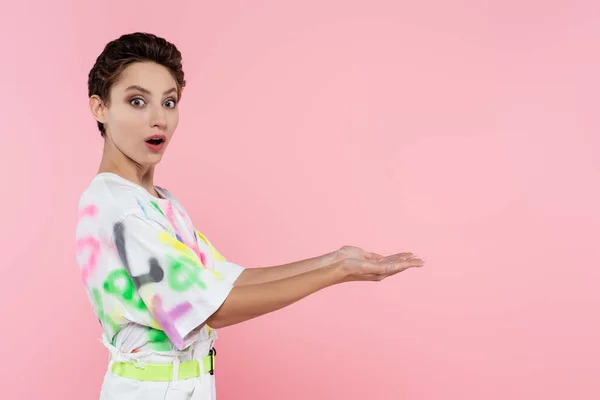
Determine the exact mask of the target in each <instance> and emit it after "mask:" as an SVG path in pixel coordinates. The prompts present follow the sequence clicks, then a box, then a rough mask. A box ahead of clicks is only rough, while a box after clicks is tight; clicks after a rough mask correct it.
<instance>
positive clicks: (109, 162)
mask: <svg viewBox="0 0 600 400" xmlns="http://www.w3.org/2000/svg"><path fill="white" fill-rule="evenodd" d="M154 167H155V166H154V165H152V166H143V165H140V164H138V163H136V162H135V161H134V160H132V159H131V158H129V157H127V156H126V155H125V154H123V153H122V152H121V151H120V150H119V149H117V148H116V146H115V145H114V143H113V142H112V140H110V139H109V138H105V139H104V150H103V152H102V160H101V162H100V167H99V168H98V173H102V172H110V173H113V174H116V175H119V176H120V177H122V178H125V179H127V180H128V181H131V182H133V183H135V184H137V185H140V186H141V187H143V188H144V189H146V190H147V191H148V192H149V193H150V194H152V195H153V196H157V197H158V193H156V191H155V189H154Z"/></svg>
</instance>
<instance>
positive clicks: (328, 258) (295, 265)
mask: <svg viewBox="0 0 600 400" xmlns="http://www.w3.org/2000/svg"><path fill="white" fill-rule="evenodd" d="M334 261H336V252H332V253H327V254H323V255H321V256H317V257H313V258H307V259H304V260H300V261H295V262H291V263H287V264H283V265H277V266H273V267H260V268H247V269H245V270H244V272H242V273H241V274H240V276H239V277H238V278H237V280H236V281H235V286H246V285H257V284H260V283H266V282H272V281H278V280H281V279H285V278H290V277H292V276H296V275H300V274H303V273H305V272H310V271H314V270H316V269H320V268H323V267H326V266H327V265H329V264H332V263H333V262H334Z"/></svg>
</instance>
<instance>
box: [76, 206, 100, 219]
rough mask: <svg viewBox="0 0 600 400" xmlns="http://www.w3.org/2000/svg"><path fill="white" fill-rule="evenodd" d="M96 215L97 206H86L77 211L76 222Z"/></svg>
mask: <svg viewBox="0 0 600 400" xmlns="http://www.w3.org/2000/svg"><path fill="white" fill-rule="evenodd" d="M96 214H98V206H97V205H95V204H88V205H87V206H85V207H83V208H82V209H81V210H80V211H79V215H78V216H77V220H78V221H79V220H80V219H82V218H85V217H95V216H96Z"/></svg>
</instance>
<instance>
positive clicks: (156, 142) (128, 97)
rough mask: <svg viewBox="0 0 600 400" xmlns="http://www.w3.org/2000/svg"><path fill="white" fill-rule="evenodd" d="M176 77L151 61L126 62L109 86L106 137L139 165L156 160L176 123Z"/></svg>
mask: <svg viewBox="0 0 600 400" xmlns="http://www.w3.org/2000/svg"><path fill="white" fill-rule="evenodd" d="M178 101H179V99H178V98H177V85H176V81H175V79H174V78H173V76H172V75H171V73H170V72H169V70H168V69H167V68H165V67H163V66H162V65H160V64H156V63H153V62H136V63H133V64H130V65H129V66H128V67H127V68H126V69H125V70H123V72H122V73H121V75H120V76H119V79H118V80H117V82H115V84H113V86H112V87H111V89H110V102H109V107H107V108H105V109H104V113H103V119H104V121H101V122H104V126H105V129H106V140H111V141H112V142H113V143H114V145H115V147H116V148H117V149H119V150H120V151H121V152H122V153H123V154H125V155H126V156H127V157H129V158H130V159H132V160H133V161H135V162H136V163H137V164H139V165H142V166H151V165H155V164H157V163H158V162H159V161H160V160H161V158H162V155H163V153H164V152H165V150H166V148H167V146H168V145H169V142H170V141H171V138H172V137H173V133H174V132H175V129H176V128H177V124H178V123H179V108H178Z"/></svg>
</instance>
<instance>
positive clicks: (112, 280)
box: [104, 269, 147, 310]
mask: <svg viewBox="0 0 600 400" xmlns="http://www.w3.org/2000/svg"><path fill="white" fill-rule="evenodd" d="M104 291H105V292H106V293H109V294H112V295H113V296H115V297H117V298H119V299H120V300H121V301H123V302H124V303H126V304H129V305H131V306H132V307H134V308H136V309H138V310H147V307H146V304H145V303H144V302H143V300H142V299H141V298H140V297H139V294H138V293H137V291H136V290H135V285H134V284H133V280H132V279H131V277H130V276H129V273H128V272H127V271H126V270H124V269H117V270H113V271H110V273H109V274H108V276H107V277H106V281H104Z"/></svg>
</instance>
